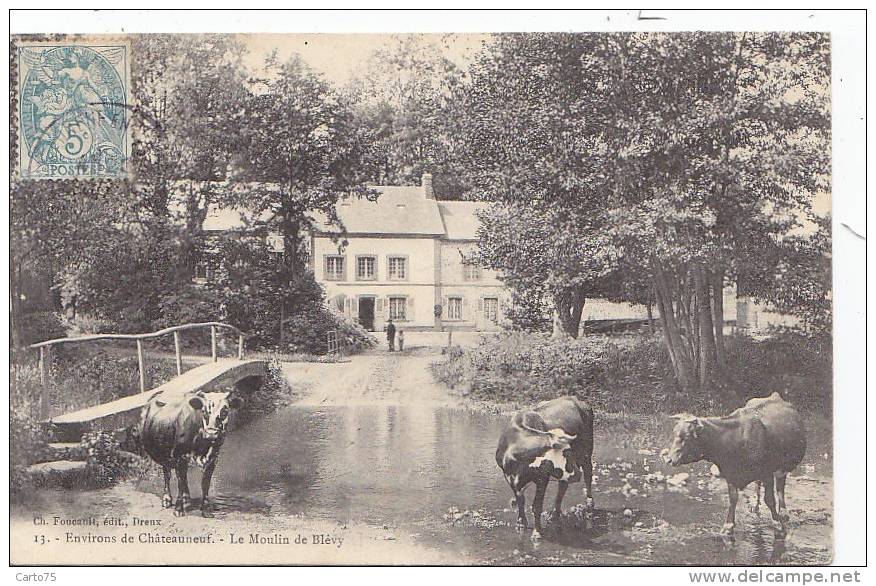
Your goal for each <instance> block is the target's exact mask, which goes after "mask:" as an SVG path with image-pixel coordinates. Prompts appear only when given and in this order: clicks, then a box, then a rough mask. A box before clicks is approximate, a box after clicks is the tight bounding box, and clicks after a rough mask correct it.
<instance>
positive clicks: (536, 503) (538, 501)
mask: <svg viewBox="0 0 876 586" xmlns="http://www.w3.org/2000/svg"><path fill="white" fill-rule="evenodd" d="M547 485H548V481H547V480H546V479H539V480H538V481H536V483H535V499H533V501H532V514H533V516H534V517H535V530H533V532H532V539H534V540H538V539H541V532H542V530H543V527H542V526H541V512H542V510H544V495H545V493H546V492H547Z"/></svg>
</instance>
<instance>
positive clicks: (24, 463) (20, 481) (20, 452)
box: [9, 387, 51, 499]
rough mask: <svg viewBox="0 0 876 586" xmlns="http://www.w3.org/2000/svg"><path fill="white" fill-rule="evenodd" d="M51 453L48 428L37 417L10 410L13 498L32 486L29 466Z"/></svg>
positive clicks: (10, 468) (10, 473)
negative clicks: (28, 472)
mask: <svg viewBox="0 0 876 586" xmlns="http://www.w3.org/2000/svg"><path fill="white" fill-rule="evenodd" d="M13 390H14V387H13ZM50 453H51V450H50V448H49V443H48V434H47V430H46V429H45V428H44V427H43V426H42V425H40V424H39V423H38V422H37V421H36V419H35V418H32V417H29V416H26V415H24V414H21V413H16V412H14V411H10V413H9V493H10V496H11V497H12V498H15V499H18V498H21V497H22V496H23V495H24V494H26V493H27V491H28V489H30V488H31V484H32V483H31V481H30V477H29V475H28V474H27V467H28V466H30V465H31V464H34V463H36V462H42V461H45V460H46V458H47V456H48V454H50Z"/></svg>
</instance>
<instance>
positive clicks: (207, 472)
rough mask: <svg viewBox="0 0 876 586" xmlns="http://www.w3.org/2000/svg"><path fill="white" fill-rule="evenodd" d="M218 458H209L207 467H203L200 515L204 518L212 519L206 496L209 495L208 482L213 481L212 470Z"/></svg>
mask: <svg viewBox="0 0 876 586" xmlns="http://www.w3.org/2000/svg"><path fill="white" fill-rule="evenodd" d="M218 460H219V458H210V459H209V460H207V465H206V466H204V476H203V477H202V478H201V515H203V516H204V517H212V516H213V513H212V511H210V507H209V505H208V504H207V495H208V494H209V493H210V481H211V480H212V479H213V470H215V469H216V462H217V461H218Z"/></svg>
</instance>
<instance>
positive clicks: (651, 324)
mask: <svg viewBox="0 0 876 586" xmlns="http://www.w3.org/2000/svg"><path fill="white" fill-rule="evenodd" d="M646 308H647V309H648V331H649V332H651V333H652V334H653V333H654V302H653V301H652V300H651V298H650V297H649V298H648V305H647V306H646Z"/></svg>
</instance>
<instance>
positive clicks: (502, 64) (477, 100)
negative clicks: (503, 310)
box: [459, 34, 616, 336]
mask: <svg viewBox="0 0 876 586" xmlns="http://www.w3.org/2000/svg"><path fill="white" fill-rule="evenodd" d="M601 44H602V40H601V38H600V37H599V36H594V35H571V34H533V35H520V34H509V35H499V36H498V37H497V38H496V40H495V42H494V43H493V44H491V45H490V46H488V47H487V49H486V50H485V51H484V52H483V54H482V55H481V56H480V58H479V59H477V60H476V61H475V63H474V64H473V65H472V67H471V84H470V85H469V86H468V87H467V88H466V91H465V92H464V94H463V95H462V96H460V100H459V101H460V102H461V103H462V108H463V109H464V111H465V120H464V123H463V124H462V126H463V128H464V129H465V132H464V133H463V137H464V141H465V145H464V148H465V152H466V158H467V160H468V163H469V167H470V168H471V169H472V170H473V171H472V172H471V177H470V180H471V182H472V183H473V184H474V186H475V189H474V191H475V192H476V193H477V194H478V196H479V197H482V198H484V199H487V200H490V201H493V202H496V205H495V206H494V207H493V208H492V211H491V212H489V213H488V214H485V215H484V216H483V217H482V221H483V229H482V231H481V247H480V248H481V261H482V262H484V263H485V264H487V265H488V266H490V267H492V268H495V269H498V270H499V271H500V273H501V275H502V278H503V279H504V280H505V282H506V283H507V284H509V285H510V286H511V287H512V289H515V290H518V291H521V290H523V289H527V290H529V291H530V292H531V291H534V290H540V291H543V293H544V294H545V295H547V296H548V297H549V298H550V300H551V304H552V306H553V310H554V315H555V333H558V334H559V333H562V334H565V335H570V336H577V335H578V329H579V325H580V319H581V313H582V309H583V304H584V302H585V300H586V298H587V297H588V296H593V295H594V294H596V293H597V291H598V289H599V287H600V280H601V279H603V278H605V277H606V276H607V275H608V273H609V272H610V271H611V270H612V268H613V266H614V264H615V262H616V250H615V248H614V246H613V244H612V242H611V240H610V239H609V238H608V237H607V236H606V233H605V231H604V230H602V228H601V226H602V225H603V223H604V222H605V216H604V211H605V208H606V204H607V197H608V187H607V182H608V178H607V177H606V174H605V171H604V169H605V168H606V166H607V164H608V163H607V161H608V156H609V153H608V152H607V150H606V148H605V145H604V144H603V143H604V141H603V139H602V138H601V137H600V136H599V135H598V134H596V133H595V132H594V130H593V129H594V128H598V127H599V126H604V125H606V124H607V123H608V122H607V120H608V117H609V116H610V115H611V109H610V107H609V105H608V104H607V103H606V102H605V101H604V100H603V96H602V95H601V94H602V93H604V92H603V91H602V90H600V88H601V87H603V86H604V84H602V83H600V80H601V79H603V77H604V74H603V73H602V71H601V70H600V69H599V68H596V67H592V66H591V64H590V63H589V56H590V55H591V54H593V53H594V52H597V51H600V50H602V49H601ZM519 296H520V297H521V298H527V297H528V298H530V299H531V298H533V296H532V295H529V296H526V295H522V294H519Z"/></svg>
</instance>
